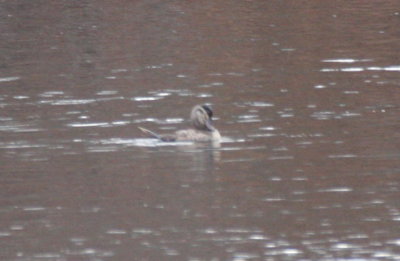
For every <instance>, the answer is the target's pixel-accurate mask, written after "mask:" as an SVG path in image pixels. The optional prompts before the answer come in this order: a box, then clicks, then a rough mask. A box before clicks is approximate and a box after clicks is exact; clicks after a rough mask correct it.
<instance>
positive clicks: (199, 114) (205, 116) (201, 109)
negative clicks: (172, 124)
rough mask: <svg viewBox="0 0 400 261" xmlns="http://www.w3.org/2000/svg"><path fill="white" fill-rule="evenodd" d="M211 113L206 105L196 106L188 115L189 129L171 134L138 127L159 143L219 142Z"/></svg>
mask: <svg viewBox="0 0 400 261" xmlns="http://www.w3.org/2000/svg"><path fill="white" fill-rule="evenodd" d="M212 116H213V111H212V110H211V108H210V107H209V106H208V105H205V104H204V105H196V106H194V107H193V109H192V111H191V113H190V121H191V125H192V126H191V128H189V129H185V130H178V131H176V132H175V133H173V134H169V135H159V134H157V133H155V132H152V131H150V130H148V129H145V128H141V127H139V129H140V130H142V131H143V132H145V133H147V134H150V135H151V136H152V137H154V138H157V139H159V140H161V141H219V140H220V139H221V135H220V134H219V131H218V130H217V129H216V128H215V127H214V126H213V125H212V123H211V122H212Z"/></svg>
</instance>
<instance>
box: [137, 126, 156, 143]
mask: <svg viewBox="0 0 400 261" xmlns="http://www.w3.org/2000/svg"><path fill="white" fill-rule="evenodd" d="M138 128H139V129H140V130H141V131H143V132H144V133H147V134H150V135H151V136H152V137H154V138H156V139H159V140H161V136H160V135H158V134H157V133H155V132H152V131H151V130H148V129H145V128H142V127H138Z"/></svg>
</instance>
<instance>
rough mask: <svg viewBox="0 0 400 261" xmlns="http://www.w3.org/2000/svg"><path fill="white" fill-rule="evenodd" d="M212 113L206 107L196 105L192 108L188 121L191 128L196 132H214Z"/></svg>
mask: <svg viewBox="0 0 400 261" xmlns="http://www.w3.org/2000/svg"><path fill="white" fill-rule="evenodd" d="M212 116H213V112H212V110H211V108H210V107H209V106H208V105H205V104H204V105H196V106H194V107H193V109H192V112H191V113H190V120H191V121H192V124H193V127H194V128H195V129H198V130H205V131H214V130H215V128H214V126H212V124H211V122H212Z"/></svg>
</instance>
